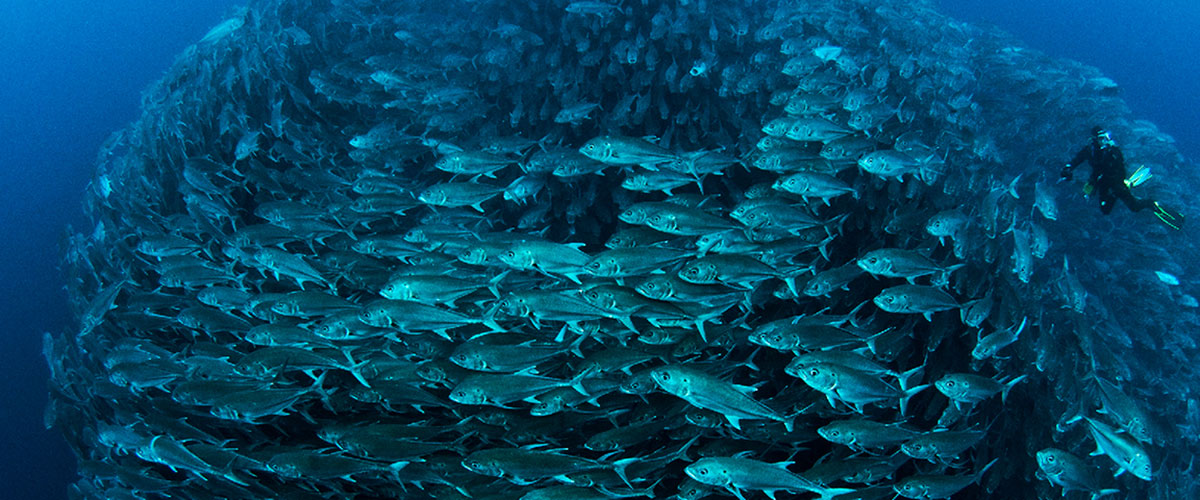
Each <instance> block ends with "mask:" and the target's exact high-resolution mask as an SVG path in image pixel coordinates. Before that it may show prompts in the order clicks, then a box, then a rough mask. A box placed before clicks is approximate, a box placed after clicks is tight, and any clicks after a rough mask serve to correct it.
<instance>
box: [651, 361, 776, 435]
mask: <svg viewBox="0 0 1200 500" xmlns="http://www.w3.org/2000/svg"><path fill="white" fill-rule="evenodd" d="M650 376H651V378H653V380H654V383H655V384H657V385H658V387H659V388H661V389H662V390H664V391H666V392H667V393H669V394H672V395H675V396H678V397H679V398H681V399H683V400H684V401H687V402H688V403H691V404H693V405H695V406H697V407H700V408H704V409H707V410H713V411H717V412H720V413H721V416H723V417H724V418H725V420H727V421H728V422H729V425H731V426H733V428H735V429H740V428H741V422H742V420H772V421H776V422H781V423H783V424H784V426H785V427H786V428H787V429H788V431H791V429H792V425H793V423H792V420H791V419H789V418H787V417H785V416H783V415H780V414H779V413H778V412H776V411H775V410H772V409H771V408H769V407H768V406H766V405H764V404H763V403H761V402H759V401H757V400H755V399H754V398H753V397H751V394H753V392H754V388H753V387H748V386H743V385H737V384H733V383H729V382H725V381H722V380H720V379H717V378H715V377H713V376H712V375H709V374H707V373H705V372H702V371H699V370H696V369H694V368H689V367H685V366H681V365H674V366H672V365H668V366H664V367H662V368H656V369H654V370H652V371H651V372H650Z"/></svg>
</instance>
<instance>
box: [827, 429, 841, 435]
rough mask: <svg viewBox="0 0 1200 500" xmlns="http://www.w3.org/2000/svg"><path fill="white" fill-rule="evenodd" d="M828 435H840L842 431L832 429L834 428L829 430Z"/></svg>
mask: <svg viewBox="0 0 1200 500" xmlns="http://www.w3.org/2000/svg"><path fill="white" fill-rule="evenodd" d="M829 435H830V436H833V437H838V436H841V435H842V431H839V430H837V429H834V430H831V431H829Z"/></svg>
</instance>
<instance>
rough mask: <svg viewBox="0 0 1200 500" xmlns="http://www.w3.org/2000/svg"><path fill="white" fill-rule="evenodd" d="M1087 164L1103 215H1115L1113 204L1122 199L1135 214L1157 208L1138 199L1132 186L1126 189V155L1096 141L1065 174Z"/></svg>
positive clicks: (1081, 152)
mask: <svg viewBox="0 0 1200 500" xmlns="http://www.w3.org/2000/svg"><path fill="white" fill-rule="evenodd" d="M1085 161H1087V162H1090V163H1091V164H1092V177H1091V181H1090V182H1091V184H1092V187H1093V188H1095V193H1096V195H1097V196H1098V197H1099V198H1100V211H1101V212H1103V213H1104V214H1106V215H1107V214H1109V213H1111V212H1112V209H1113V203H1115V202H1116V200H1117V199H1118V198H1120V199H1121V201H1123V202H1125V206H1127V207H1129V209H1130V210H1132V211H1134V212H1137V211H1140V210H1142V209H1145V208H1150V207H1153V206H1154V202H1153V201H1151V200H1139V199H1137V198H1134V197H1133V193H1131V192H1130V191H1129V186H1126V185H1125V155H1123V154H1121V148H1118V147H1116V146H1108V147H1101V145H1100V144H1097V143H1096V141H1092V143H1091V144H1088V145H1087V146H1084V147H1083V149H1081V150H1079V153H1077V154H1076V155H1075V158H1074V159H1072V160H1071V161H1070V162H1068V163H1067V169H1066V170H1064V171H1070V170H1073V169H1074V168H1075V167H1076V166H1079V165H1080V164H1082V163H1083V162H1085Z"/></svg>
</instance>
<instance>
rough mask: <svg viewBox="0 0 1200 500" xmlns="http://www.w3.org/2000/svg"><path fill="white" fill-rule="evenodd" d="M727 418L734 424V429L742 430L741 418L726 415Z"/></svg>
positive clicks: (730, 423)
mask: <svg viewBox="0 0 1200 500" xmlns="http://www.w3.org/2000/svg"><path fill="white" fill-rule="evenodd" d="M725 419H726V420H728V421H729V425H732V426H733V428H734V429H737V430H739V431H740V430H742V425H741V419H740V418H738V417H734V416H732V415H725Z"/></svg>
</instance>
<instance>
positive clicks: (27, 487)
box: [0, 0, 1200, 499]
mask: <svg viewBox="0 0 1200 500" xmlns="http://www.w3.org/2000/svg"><path fill="white" fill-rule="evenodd" d="M238 4H239V2H233V1H186V2H184V1H169V2H152V1H133V0H114V1H108V2H91V1H87V2H85V1H79V0H64V1H59V2H17V1H13V0H0V68H4V71H2V72H0V190H2V194H0V203H3V206H2V207H0V234H6V235H9V236H8V237H6V238H5V239H4V241H5V244H4V245H3V247H2V248H3V249H2V250H0V252H2V254H0V282H2V283H4V286H3V287H2V288H0V293H3V294H4V297H3V298H2V299H0V318H3V321H2V322H0V324H2V325H4V327H5V328H4V332H3V333H2V337H0V381H3V383H2V384H0V485H3V487H2V488H0V497H3V498H13V499H36V498H62V497H63V496H64V494H65V489H66V485H67V484H68V483H70V482H71V481H73V480H74V472H73V470H74V460H73V457H72V455H71V453H70V451H69V450H68V449H67V447H66V444H65V442H64V441H63V439H62V437H61V436H60V433H59V432H58V431H56V430H54V431H46V430H44V429H43V426H42V420H43V408H44V406H45V403H46V377H47V370H46V368H45V363H44V361H43V359H42V355H41V344H42V332H46V331H50V332H61V331H64V330H69V329H71V328H74V325H73V324H72V323H71V320H70V318H69V314H68V310H67V307H66V305H65V300H66V299H65V295H64V292H63V280H62V277H61V275H60V273H59V270H58V264H59V258H60V250H59V242H60V238H61V237H62V235H63V232H64V228H65V227H66V226H67V225H68V224H74V225H76V226H78V225H80V224H83V223H84V219H83V217H82V215H81V208H80V203H81V198H82V193H83V191H84V189H85V186H86V185H87V183H88V181H89V179H90V178H91V177H92V175H93V173H94V168H95V157H96V154H97V151H98V149H99V148H100V146H101V144H102V142H103V141H104V140H105V138H106V137H107V136H108V135H109V134H110V133H111V132H113V131H115V130H117V129H120V128H122V127H124V126H126V125H127V124H128V123H129V122H130V121H132V120H134V119H135V118H136V117H137V116H138V115H139V114H140V112H141V111H140V109H139V105H140V102H141V92H142V90H143V89H145V88H146V87H147V86H148V85H149V84H150V83H151V82H152V81H154V80H156V79H158V78H160V77H161V76H162V75H163V73H164V71H165V70H166V69H167V68H168V67H169V66H170V65H171V63H172V61H174V60H175V58H176V56H177V55H178V54H179V53H181V52H182V51H183V50H184V49H185V48H186V47H187V46H189V45H191V44H193V43H195V42H196V41H197V40H198V39H199V38H200V37H201V36H203V35H204V34H205V33H206V32H207V31H208V29H209V28H211V27H212V26H214V25H216V24H217V23H218V22H220V21H221V20H222V19H224V18H225V17H227V16H228V15H229V14H230V13H231V12H232V10H233V8H234V7H235V6H236V5H238ZM942 9H943V10H944V12H946V13H948V14H950V15H952V16H955V17H958V18H960V19H962V20H965V21H969V22H975V23H980V24H991V25H995V26H997V27H999V28H1001V29H1003V30H1005V31H1007V32H1009V33H1011V34H1013V35H1014V36H1015V37H1016V38H1018V39H1020V40H1022V41H1023V42H1024V43H1025V44H1027V45H1028V46H1029V47H1032V48H1036V49H1039V50H1041V51H1044V52H1046V53H1047V54H1049V55H1052V56H1056V57H1063V58H1070V59H1075V60H1078V61H1081V62H1083V63H1085V64H1088V65H1092V66H1096V67H1098V68H1100V70H1101V71H1103V72H1104V74H1106V75H1107V76H1109V77H1111V78H1113V79H1114V80H1115V81H1116V82H1117V83H1119V84H1120V86H1121V87H1122V89H1123V91H1122V94H1121V95H1122V97H1123V98H1124V99H1125V100H1126V101H1127V103H1128V104H1129V106H1130V107H1131V108H1132V110H1133V114H1134V116H1136V117H1138V118H1143V119H1147V120H1150V121H1152V122H1154V123H1155V124H1157V125H1158V126H1159V128H1160V129H1161V130H1162V131H1164V132H1166V133H1167V134H1170V135H1172V136H1173V137H1174V138H1175V139H1176V141H1177V147H1178V148H1179V150H1180V151H1181V152H1182V153H1184V154H1185V155H1187V156H1189V157H1190V158H1192V159H1194V158H1196V157H1197V155H1200V127H1197V126H1196V125H1197V123H1200V59H1198V58H1196V57H1195V54H1196V53H1200V38H1198V37H1196V36H1195V32H1194V28H1195V26H1198V25H1200V4H1197V3H1196V2H1194V1H1182V0H1174V1H1172V0H1151V1H1147V2H1128V1H1120V0H1095V1H1090V2H1085V1H1078V0H1062V1H1034V0H1017V1H1010V2H988V1H974V0H955V1H949V0H946V1H943V2H942ZM1082 141H1083V138H1079V139H1078V142H1080V143H1082ZM1073 152H1074V151H1063V152H1062V159H1063V160H1064V161H1065V160H1066V159H1068V158H1069V157H1070V155H1071V154H1072V153H1073ZM1047 168H1051V169H1054V170H1055V171H1057V168H1058V165H1050V166H1047ZM1157 182H1170V180H1169V179H1159V180H1157ZM1184 210H1185V212H1189V213H1193V214H1195V213H1200V212H1197V211H1195V209H1194V208H1193V207H1188V208H1185V209H1184ZM1096 216H1099V215H1098V214H1096ZM76 229H80V228H79V227H76ZM1076 494H1078V493H1076ZM754 495H758V494H757V493H755V494H754Z"/></svg>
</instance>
